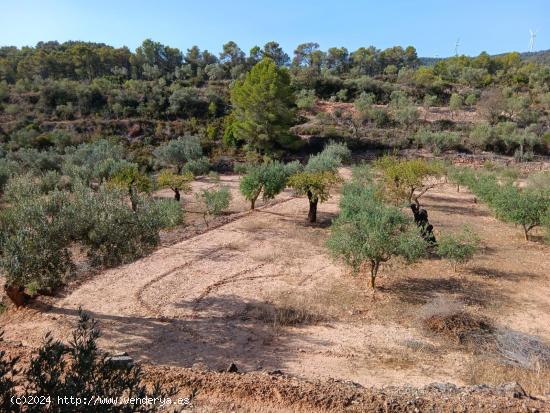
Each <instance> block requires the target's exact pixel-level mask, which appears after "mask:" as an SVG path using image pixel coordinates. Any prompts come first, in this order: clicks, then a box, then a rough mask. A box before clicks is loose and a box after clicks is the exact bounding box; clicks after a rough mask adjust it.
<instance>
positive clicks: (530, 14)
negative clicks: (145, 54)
mask: <svg viewBox="0 0 550 413" xmlns="http://www.w3.org/2000/svg"><path fill="white" fill-rule="evenodd" d="M549 23H550V0H524V1H520V0H518V1H509V0H501V1H493V0H491V1H483V0H477V1H471V0H462V1H461V0H455V1H446V0H440V1H432V0H410V1H403V0H399V1H397V0H396V1H391V0H378V1H370V0H364V1H359V0H357V1H346V0H340V1H335V0H330V1H325V0H317V1H310V0H303V1H300V0H275V1H260V0H258V1H244V0H233V1H218V0H206V1H197V0H193V1H183V0H180V1H175V0H156V1H139V0H134V1H129V0H118V1H117V0H110V1H106V0H87V1H81V0H73V1H69V0H56V1H51V0H40V1H39V0H32V1H25V0H19V1H16V0H0V45H15V46H24V45H35V44H36V43H37V42H38V41H40V40H58V41H66V40H88V41H96V42H103V43H107V44H110V45H113V46H123V45H125V46H128V47H129V48H130V49H132V50H134V49H135V48H136V47H137V46H139V44H140V43H141V42H142V41H143V39H145V38H151V39H153V40H155V41H160V42H162V43H164V44H168V45H170V46H172V47H178V48H180V49H181V50H183V51H185V49H187V48H188V47H190V46H192V45H194V44H197V45H198V46H199V47H201V49H208V50H210V51H212V52H216V53H218V52H219V51H220V50H221V45H222V44H223V43H225V42H226V41H228V40H234V41H235V42H237V44H238V45H239V46H240V47H241V48H242V49H243V50H245V51H247V52H248V50H249V49H250V47H252V46H254V45H256V44H258V45H263V44H264V43H266V42H267V41H270V40H276V41H278V42H279V43H280V44H281V45H282V46H283V48H284V49H285V50H286V51H287V53H289V54H290V55H291V54H292V51H293V50H294V48H295V46H296V45H298V44H299V43H303V42H308V41H316V42H317V43H319V44H320V46H321V48H322V49H327V48H328V47H332V46H346V47H347V48H348V49H349V50H350V51H351V50H355V49H356V48H358V47H360V46H369V45H374V46H376V47H378V48H386V47H390V46H394V45H402V46H407V45H413V46H415V47H416V49H417V51H418V54H419V55H420V56H436V55H437V56H449V55H452V54H454V45H455V42H456V39H457V38H460V46H459V53H464V54H469V55H477V54H479V52H481V51H483V50H485V51H487V52H489V53H501V52H505V51H511V50H517V51H527V50H528V47H529V29H534V30H537V31H538V34H537V38H536V42H535V49H536V50H543V49H550V24H549Z"/></svg>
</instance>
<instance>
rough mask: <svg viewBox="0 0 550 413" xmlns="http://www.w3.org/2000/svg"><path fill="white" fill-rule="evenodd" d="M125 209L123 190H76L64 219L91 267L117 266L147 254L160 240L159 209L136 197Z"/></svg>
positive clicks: (64, 212) (106, 188)
mask: <svg viewBox="0 0 550 413" xmlns="http://www.w3.org/2000/svg"><path fill="white" fill-rule="evenodd" d="M136 203H137V204H139V206H140V207H139V208H136V209H137V210H136V211H132V210H131V209H130V208H128V205H127V201H126V196H125V193H124V191H120V190H116V189H110V188H108V187H102V188H100V189H99V190H98V191H97V192H94V191H91V190H89V189H87V188H83V187H81V188H78V189H77V190H76V191H75V193H74V195H73V201H72V202H71V204H70V206H69V207H68V208H67V209H66V210H64V211H63V214H64V218H65V220H66V221H67V222H70V223H71V224H72V225H73V237H74V238H76V239H78V240H80V241H81V242H82V243H83V245H84V246H85V247H86V248H87V251H88V256H89V258H90V260H91V262H92V264H93V265H104V266H116V265H119V264H121V263H126V262H130V261H133V260H135V259H136V258H139V257H142V256H143V255H145V254H147V253H149V252H150V251H151V250H152V249H153V248H154V247H155V246H156V245H157V244H158V241H159V236H158V231H159V229H160V228H161V227H162V225H163V217H161V216H160V214H161V213H162V210H161V209H160V208H157V206H156V204H155V202H154V201H151V200H147V199H142V198H140V197H138V198H137V200H136Z"/></svg>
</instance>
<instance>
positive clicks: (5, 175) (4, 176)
mask: <svg viewBox="0 0 550 413" xmlns="http://www.w3.org/2000/svg"><path fill="white" fill-rule="evenodd" d="M18 172H19V164H18V163H17V162H15V161H10V160H8V159H5V158H0V193H2V192H4V187H5V186H6V184H7V182H8V181H9V179H10V178H12V177H13V176H15V175H16V174H17V173H18Z"/></svg>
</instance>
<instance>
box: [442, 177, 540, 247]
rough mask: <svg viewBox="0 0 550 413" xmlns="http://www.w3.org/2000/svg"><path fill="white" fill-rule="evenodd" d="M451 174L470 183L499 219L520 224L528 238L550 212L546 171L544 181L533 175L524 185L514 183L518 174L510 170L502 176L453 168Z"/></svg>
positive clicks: (462, 183)
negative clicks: (519, 186)
mask: <svg viewBox="0 0 550 413" xmlns="http://www.w3.org/2000/svg"><path fill="white" fill-rule="evenodd" d="M507 175H508V176H507ZM449 176H450V178H451V179H452V180H453V182H455V183H457V184H459V185H460V184H461V185H467V186H468V187H469V188H470V190H471V191H472V192H473V193H474V194H475V195H476V196H477V197H479V198H480V199H481V200H482V201H483V202H486V203H487V204H488V205H489V207H490V208H491V209H492V210H493V211H494V213H495V215H496V216H497V217H498V218H499V219H502V220H503V221H506V222H510V223H513V224H516V225H521V227H522V228H523V231H524V235H525V239H526V240H528V239H529V231H531V230H532V229H533V228H535V227H537V226H541V225H545V223H546V222H547V219H548V215H549V214H550V188H549V187H548V186H547V185H546V183H545V180H544V175H541V176H543V178H542V182H539V181H538V179H539V178H538V177H536V178H532V179H531V180H530V181H528V185H527V187H526V188H524V189H521V188H518V187H517V186H515V185H514V184H513V180H514V179H516V178H517V175H516V174H515V173H510V171H508V170H504V171H501V174H500V176H499V175H497V173H496V172H481V171H477V172H474V171H472V170H469V169H467V168H464V169H461V168H456V169H455V170H452V169H451V172H450V175H449ZM502 181H504V183H502Z"/></svg>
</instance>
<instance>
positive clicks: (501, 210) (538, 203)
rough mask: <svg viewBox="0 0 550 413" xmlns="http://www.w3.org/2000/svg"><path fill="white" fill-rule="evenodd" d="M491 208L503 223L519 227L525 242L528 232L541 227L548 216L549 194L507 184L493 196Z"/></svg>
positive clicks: (549, 206)
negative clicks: (521, 229)
mask: <svg viewBox="0 0 550 413" xmlns="http://www.w3.org/2000/svg"><path fill="white" fill-rule="evenodd" d="M492 208H493V209H494V210H495V213H496V215H497V217H498V218H500V219H502V220H503V221H507V222H511V223H513V224H516V225H521V227H522V228H523V233H524V235H525V240H526V241H528V240H529V232H530V231H531V230H532V229H533V228H535V227H538V226H540V225H542V224H543V223H544V220H545V219H546V218H547V217H548V214H550V194H549V193H548V192H542V191H534V190H531V189H520V188H517V187H516V186H513V185H511V184H509V185H506V186H504V187H502V188H501V190H500V191H499V192H498V194H497V195H496V196H495V198H494V200H493V202H492Z"/></svg>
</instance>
